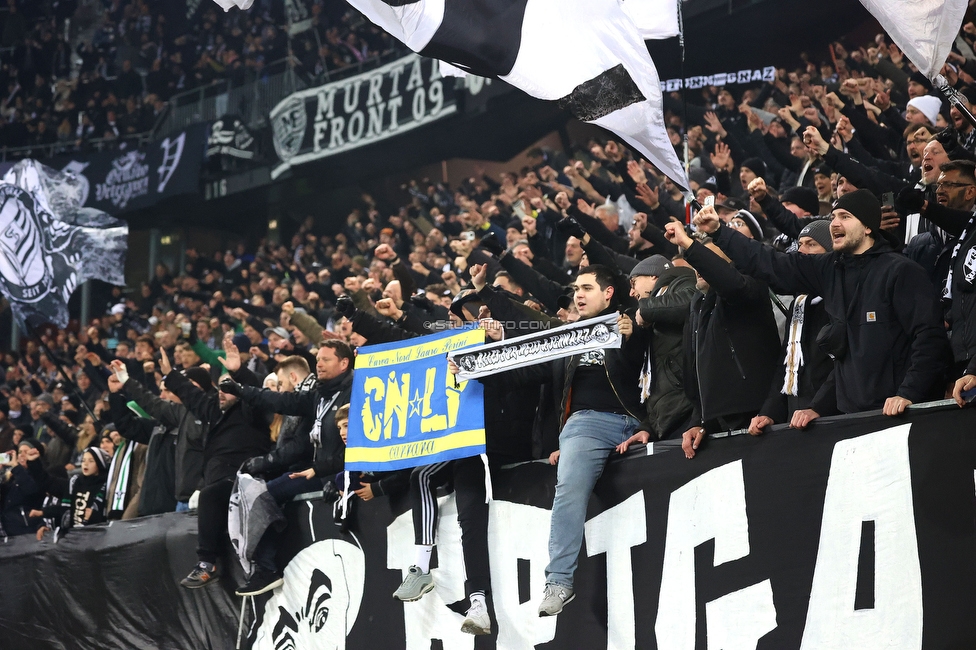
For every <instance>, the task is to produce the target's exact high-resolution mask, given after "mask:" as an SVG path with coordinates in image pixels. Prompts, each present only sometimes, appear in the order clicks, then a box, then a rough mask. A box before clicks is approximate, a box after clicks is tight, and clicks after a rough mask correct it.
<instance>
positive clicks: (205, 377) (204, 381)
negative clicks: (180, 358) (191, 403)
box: [183, 367, 213, 390]
mask: <svg viewBox="0 0 976 650" xmlns="http://www.w3.org/2000/svg"><path fill="white" fill-rule="evenodd" d="M183 375H184V376H185V377H186V378H187V379H189V380H190V381H192V382H194V383H196V384H198V385H199V386H200V388H202V389H203V390H210V389H211V388H213V381H212V380H211V379H210V373H209V372H207V371H206V370H205V369H203V368H197V367H193V368H187V369H186V370H184V371H183Z"/></svg>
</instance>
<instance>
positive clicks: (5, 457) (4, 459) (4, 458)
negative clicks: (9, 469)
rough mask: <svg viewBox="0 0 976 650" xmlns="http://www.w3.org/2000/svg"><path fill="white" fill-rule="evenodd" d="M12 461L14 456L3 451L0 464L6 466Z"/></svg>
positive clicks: (0, 455) (9, 452) (10, 452)
mask: <svg viewBox="0 0 976 650" xmlns="http://www.w3.org/2000/svg"><path fill="white" fill-rule="evenodd" d="M13 461H14V454H13V452H12V451H5V452H3V453H2V454H0V463H3V464H4V465H6V464H8V463H12V462H13Z"/></svg>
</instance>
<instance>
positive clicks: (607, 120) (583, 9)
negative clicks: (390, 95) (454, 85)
mask: <svg viewBox="0 0 976 650" xmlns="http://www.w3.org/2000/svg"><path fill="white" fill-rule="evenodd" d="M664 1H665V0H660V4H662V5H663V3H664ZM625 2H626V3H633V6H628V8H627V10H625V9H624V5H623V4H622V3H621V0H451V2H445V1H444V0H349V3H350V4H351V5H353V6H354V7H356V8H357V9H359V10H360V11H361V12H362V13H363V14H365V15H366V17H367V18H369V19H370V20H371V21H373V22H374V23H376V24H377V25H379V26H380V27H382V28H383V29H385V30H386V31H387V32H389V33H390V34H391V35H393V36H395V37H396V38H398V39H399V40H401V41H403V42H404V43H405V44H406V45H407V47H409V48H410V49H412V50H414V51H415V52H418V53H420V54H422V55H424V56H429V57H432V58H435V59H440V60H442V61H446V62H447V63H449V64H451V65H452V66H455V67H457V68H459V69H461V70H463V71H466V72H470V73H472V74H477V75H481V76H484V77H498V78H500V79H502V80H504V81H507V82H508V83H510V84H512V85H513V86H515V87H516V88H519V89H521V90H523V91H525V92H526V93H528V94H529V95H532V96H533V97H538V98H539V99H547V100H558V101H559V103H560V104H561V105H563V106H565V107H567V108H569V109H570V111H572V113H573V114H574V115H575V116H576V117H577V118H579V119H581V120H584V121H587V122H591V123H593V124H598V125H600V126H602V127H604V128H607V129H609V130H611V131H613V132H614V133H616V134H617V135H618V136H620V137H621V138H623V139H624V140H625V141H626V142H627V143H628V144H629V145H630V146H632V147H634V148H635V149H636V150H638V151H639V152H641V153H642V154H643V155H644V156H646V157H647V159H648V160H650V161H651V163H653V164H654V166H655V167H657V168H658V169H660V170H661V171H662V172H664V173H665V174H667V175H668V176H669V177H670V178H671V179H672V180H673V181H675V182H676V183H678V184H679V185H681V186H682V187H687V186H688V182H687V180H686V178H685V172H684V169H683V168H682V166H681V163H680V162H679V161H678V156H677V154H676V152H675V150H674V147H673V146H672V144H671V141H670V139H669V138H668V133H667V130H666V129H665V125H664V100H663V96H662V94H661V82H660V79H659V78H658V75H657V69H656V68H655V67H654V62H653V61H651V57H650V55H649V54H648V52H647V47H646V46H645V45H644V41H643V39H642V37H641V34H642V33H653V34H659V35H662V36H663V35H673V32H676V22H677V9H676V5H675V7H674V8H673V10H668V11H661V12H660V13H659V14H655V12H653V11H644V9H645V7H646V6H647V5H649V4H653V5H658V4H659V3H658V2H650V0H625ZM668 6H670V3H669V5H668ZM632 14H633V15H635V16H639V19H640V23H641V24H640V28H638V25H637V24H635V19H633V18H631V15H632ZM672 14H673V16H672ZM655 15H659V16H660V21H661V23H660V24H657V23H655V20H654V16H655ZM665 23H667V24H665Z"/></svg>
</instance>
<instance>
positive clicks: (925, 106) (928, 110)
mask: <svg viewBox="0 0 976 650" xmlns="http://www.w3.org/2000/svg"><path fill="white" fill-rule="evenodd" d="M908 105H909V106H912V107H914V108H916V109H918V110H919V111H920V112H921V113H922V114H924V115H925V117H927V118H929V122H931V123H932V126H935V121H936V120H937V119H939V111H941V110H942V100H941V99H939V98H938V97H933V96H932V95H922V96H921V97H916V98H914V99H909V100H908Z"/></svg>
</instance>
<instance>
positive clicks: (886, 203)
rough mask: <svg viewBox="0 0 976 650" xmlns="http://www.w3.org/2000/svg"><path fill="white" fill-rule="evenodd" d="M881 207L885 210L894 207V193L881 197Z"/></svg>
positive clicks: (886, 193) (887, 193)
mask: <svg viewBox="0 0 976 650" xmlns="http://www.w3.org/2000/svg"><path fill="white" fill-rule="evenodd" d="M881 206H882V207H885V208H893V207H895V193H894V192H885V193H884V194H882V195H881Z"/></svg>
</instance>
